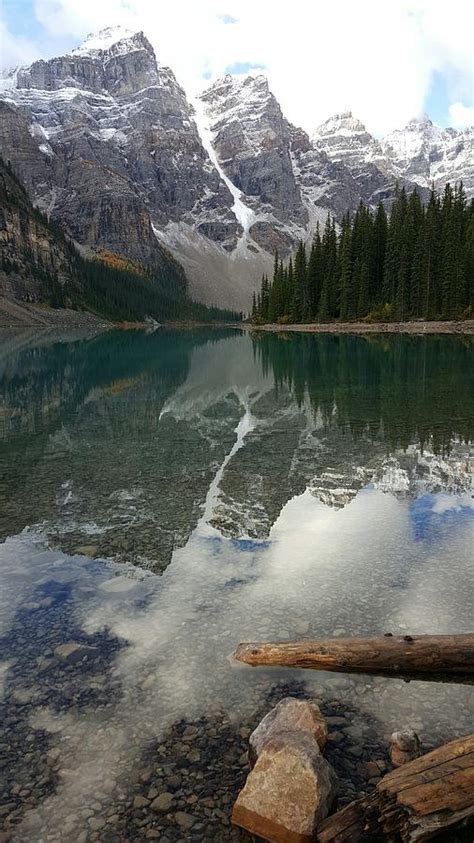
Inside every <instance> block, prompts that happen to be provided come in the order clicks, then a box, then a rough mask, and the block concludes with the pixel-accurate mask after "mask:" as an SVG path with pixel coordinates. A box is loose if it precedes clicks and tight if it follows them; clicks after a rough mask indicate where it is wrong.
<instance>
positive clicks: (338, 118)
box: [314, 111, 367, 135]
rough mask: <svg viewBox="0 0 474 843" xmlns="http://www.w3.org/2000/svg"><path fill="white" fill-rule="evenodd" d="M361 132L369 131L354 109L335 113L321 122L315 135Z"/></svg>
mask: <svg viewBox="0 0 474 843" xmlns="http://www.w3.org/2000/svg"><path fill="white" fill-rule="evenodd" d="M359 132H367V129H366V128H365V126H364V124H363V123H362V121H361V120H359V119H358V118H357V117H354V115H353V113H352V111H341V112H339V113H337V114H333V116H332V117H329V119H328V120H325V121H324V123H321V125H320V126H318V127H317V129H316V131H315V133H314V134H315V135H337V134H341V135H342V134H344V135H348V134H351V135H352V134H357V133H359Z"/></svg>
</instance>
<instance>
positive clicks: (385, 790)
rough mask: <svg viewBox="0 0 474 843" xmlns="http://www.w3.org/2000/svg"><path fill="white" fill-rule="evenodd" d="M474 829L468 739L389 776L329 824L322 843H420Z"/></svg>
mask: <svg viewBox="0 0 474 843" xmlns="http://www.w3.org/2000/svg"><path fill="white" fill-rule="evenodd" d="M473 825H474V735H469V736H467V737H464V738H458V739H457V740H454V741H451V742H450V743H447V744H444V746H440V747H438V749H435V750H433V752H429V753H427V754H426V755H422V756H421V757H420V758H417V759H416V760H415V761H410V762H408V764H404V765H403V766H402V767H399V768H398V769H397V770H392V772H390V773H387V775H386V776H384V777H383V779H381V780H380V782H379V783H378V784H377V786H376V788H375V790H374V791H373V792H372V793H370V794H368V795H367V796H364V797H362V799H358V800H356V801H355V802H351V804H350V805H347V806H346V807H345V808H343V809H342V810H341V811H338V812H337V813H336V814H333V816H332V817H329V818H328V819H326V820H324V822H323V823H322V824H321V825H320V827H319V829H318V834H317V840H318V843H345V841H351V843H357V841H359V840H364V841H371V840H380V839H388V840H401V841H403V843H415V841H421V840H430V839H431V838H433V837H436V836H437V835H440V834H443V833H444V832H446V831H449V832H450V833H451V832H453V831H454V830H455V829H457V830H459V829H464V828H471V826H473ZM449 839H451V838H449Z"/></svg>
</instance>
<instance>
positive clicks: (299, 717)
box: [249, 697, 328, 767]
mask: <svg viewBox="0 0 474 843" xmlns="http://www.w3.org/2000/svg"><path fill="white" fill-rule="evenodd" d="M279 732H308V733H309V734H310V735H312V737H313V738H314V739H315V740H316V742H317V743H318V746H319V748H320V749H321V750H323V749H324V747H325V746H326V741H327V737H328V727H327V724H326V719H325V717H324V716H323V715H322V714H321V712H320V710H319V707H318V706H317V705H316V703H315V702H313V701H312V700H297V699H295V698H294V697H285V699H283V700H281V701H280V702H279V703H278V705H276V706H275V708H272V710H271V711H269V712H268V714H267V715H266V716H265V717H264V718H263V720H262V721H261V722H260V723H259V724H258V726H257V728H256V729H254V731H253V732H252V734H251V735H250V738H249V762H250V766H251V767H253V766H254V764H255V762H256V761H257V758H258V757H259V755H260V753H261V751H262V749H263V748H264V746H265V744H266V743H267V741H269V740H271V738H273V737H274V736H275V735H277V734H278V733H279Z"/></svg>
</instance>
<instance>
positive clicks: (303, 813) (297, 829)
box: [232, 731, 337, 843]
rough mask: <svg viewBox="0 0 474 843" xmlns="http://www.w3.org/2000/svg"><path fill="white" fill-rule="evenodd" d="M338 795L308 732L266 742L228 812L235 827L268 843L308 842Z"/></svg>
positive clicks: (331, 772) (334, 779)
mask: <svg viewBox="0 0 474 843" xmlns="http://www.w3.org/2000/svg"><path fill="white" fill-rule="evenodd" d="M336 794H337V776H336V774H335V772H334V770H333V769H332V767H330V765H329V764H328V763H327V761H325V759H324V758H323V756H322V755H321V751H320V749H319V746H318V744H317V742H316V741H315V739H314V737H313V736H312V735H311V734H309V732H305V731H300V732H294V731H293V732H280V733H279V734H277V735H275V736H274V737H272V738H271V739H270V740H268V741H267V742H266V743H265V746H264V747H263V749H262V751H261V752H260V755H259V757H258V759H257V762H256V764H255V766H254V768H253V770H252V771H251V772H250V773H249V776H248V778H247V781H246V783H245V786H244V787H243V789H242V790H241V791H240V793H239V796H238V797H237V801H236V803H235V805H234V810H233V813H232V822H233V824H234V825H237V826H240V827H241V828H244V829H246V830H247V831H248V832H250V834H255V835H258V836H260V837H263V838H264V839H265V840H270V841H273V843H310V841H311V840H313V835H314V834H315V832H316V829H317V828H318V825H319V824H320V822H321V821H322V820H323V819H324V818H325V817H326V816H327V815H328V813H329V811H330V809H331V806H332V804H333V802H334V799H335V797H336Z"/></svg>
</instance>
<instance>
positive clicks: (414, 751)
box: [389, 729, 421, 767]
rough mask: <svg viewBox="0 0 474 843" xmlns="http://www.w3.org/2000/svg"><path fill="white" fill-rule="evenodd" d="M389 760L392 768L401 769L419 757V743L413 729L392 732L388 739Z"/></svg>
mask: <svg viewBox="0 0 474 843" xmlns="http://www.w3.org/2000/svg"><path fill="white" fill-rule="evenodd" d="M389 753H390V759H391V761H392V764H393V765H394V767H401V766H402V764H406V763H407V762H408V761H413V759H414V758H419V757H420V755H421V742H420V739H419V737H418V735H417V734H416V732H414V731H413V729H402V730H401V731H400V732H394V733H393V735H392V737H391V738H390V747H389Z"/></svg>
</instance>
